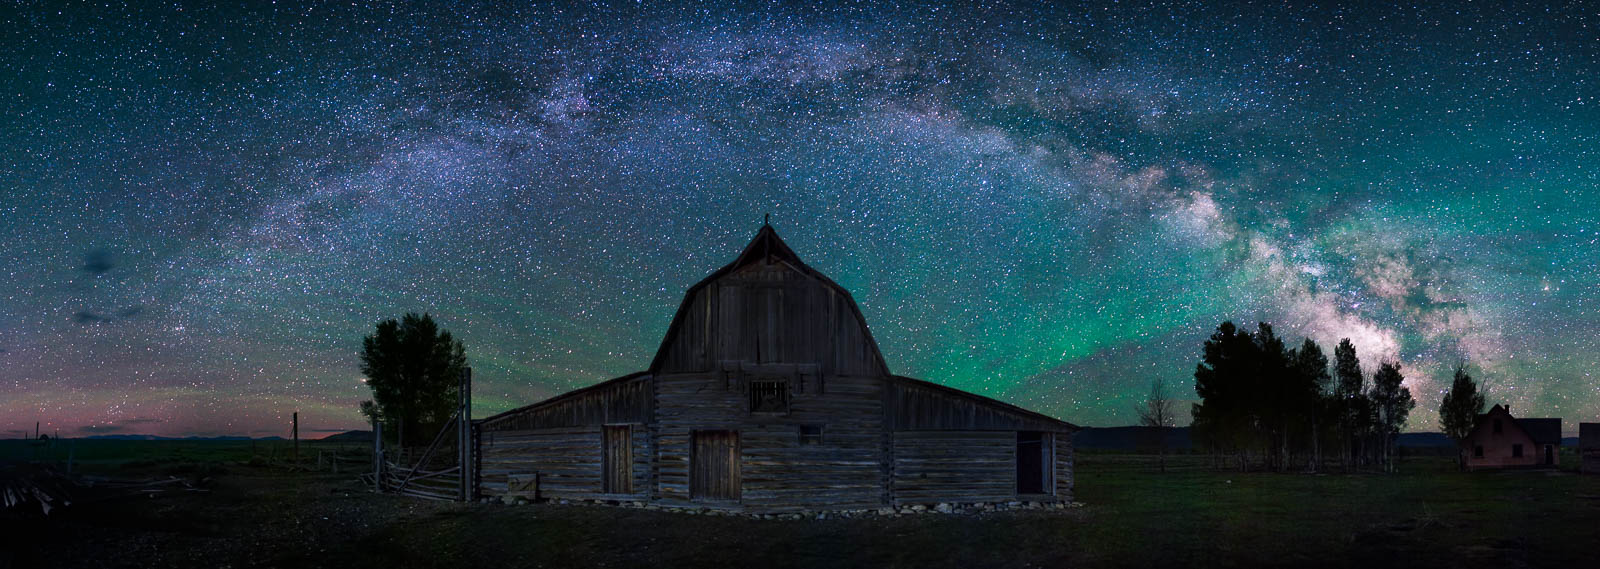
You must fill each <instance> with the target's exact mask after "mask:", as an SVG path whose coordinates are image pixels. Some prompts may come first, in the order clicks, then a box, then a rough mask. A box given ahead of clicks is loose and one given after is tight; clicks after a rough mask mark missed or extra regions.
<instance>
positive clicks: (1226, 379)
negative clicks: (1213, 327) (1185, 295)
mask: <svg viewBox="0 0 1600 569" xmlns="http://www.w3.org/2000/svg"><path fill="white" fill-rule="evenodd" d="M1201 350H1202V353H1203V355H1202V359H1201V362H1200V364H1199V365H1197V366H1196V367H1195V371H1194V391H1195V394H1196V395H1198V396H1200V401H1199V402H1197V403H1195V404H1194V405H1193V407H1192V408H1191V413H1192V414H1193V416H1194V423H1193V427H1192V432H1193V435H1194V436H1195V437H1196V438H1197V440H1199V441H1201V442H1202V443H1203V444H1205V445H1206V446H1208V447H1210V448H1211V450H1212V451H1213V452H1214V453H1216V454H1217V455H1218V456H1219V457H1220V456H1221V455H1224V454H1227V453H1237V454H1238V457H1239V469H1240V470H1244V469H1245V468H1247V467H1248V464H1249V456H1248V449H1249V446H1250V445H1249V443H1250V441H1251V438H1252V436H1253V435H1254V433H1255V427H1256V425H1255V421H1254V419H1253V415H1252V414H1251V411H1252V409H1251V401H1250V398H1251V397H1252V393H1250V387H1251V386H1250V385H1249V384H1250V383H1251V381H1252V377H1251V376H1252V375H1253V374H1254V371H1255V370H1254V367H1255V362H1256V359H1257V358H1256V356H1255V351H1256V345H1255V341H1254V340H1253V339H1252V338H1251V337H1250V334H1249V333H1241V332H1239V331H1238V329H1237V328H1235V327H1234V325H1233V322H1223V323H1222V324H1220V325H1218V326H1217V331H1216V332H1213V333H1212V334H1211V338H1210V339H1208V340H1206V342H1205V344H1204V345H1203V346H1202V348H1201Z"/></svg>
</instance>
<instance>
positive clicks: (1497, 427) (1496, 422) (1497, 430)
mask: <svg viewBox="0 0 1600 569" xmlns="http://www.w3.org/2000/svg"><path fill="white" fill-rule="evenodd" d="M1494 434H1496V435H1498V434H1500V420H1499V419H1495V420H1494Z"/></svg>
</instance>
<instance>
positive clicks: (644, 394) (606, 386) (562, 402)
mask: <svg viewBox="0 0 1600 569" xmlns="http://www.w3.org/2000/svg"><path fill="white" fill-rule="evenodd" d="M653 403H654V397H653V396H652V394H651V389H650V376H648V375H644V374H634V375H631V376H624V377H620V378H617V379H614V380H611V381H608V382H605V383H601V384H597V385H593V386H590V387H587V388H584V389H580V390H578V391H572V392H569V393H566V394H563V395H558V396H556V397H553V398H550V399H548V400H546V401H543V402H540V403H536V404H533V405H529V406H527V407H523V408H521V409H515V410H512V411H508V412H506V413H502V414H499V415H496V416H494V417H490V418H488V419H484V420H483V421H480V422H479V428H480V429H482V430H484V431H508V430H518V431H524V430H532V429H548V428H554V427H577V426H587V425H607V424H611V425H620V424H629V423H648V422H650V405H651V404H653Z"/></svg>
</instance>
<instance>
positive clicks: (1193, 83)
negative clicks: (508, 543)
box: [0, 2, 1600, 436]
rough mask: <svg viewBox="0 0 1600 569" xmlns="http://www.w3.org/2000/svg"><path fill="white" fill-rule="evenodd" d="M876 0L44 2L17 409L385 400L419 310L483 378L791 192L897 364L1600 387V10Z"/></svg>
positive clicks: (621, 312) (583, 354) (1082, 385)
mask: <svg viewBox="0 0 1600 569" xmlns="http://www.w3.org/2000/svg"><path fill="white" fill-rule="evenodd" d="M864 6H870V7H863V8H848V9H847V8H840V9H829V8H813V7H803V6H791V7H780V6H774V5H763V6H761V7H758V8H757V7H749V6H744V7H733V6H727V7H716V8H698V9H695V10H692V11H691V10H687V9H666V8H662V9H652V8H650V7H640V6H637V5H634V4H618V5H616V6H610V7H608V6H581V7H580V6H569V7H563V8H549V9H529V10H525V11H523V10H516V9H509V8H496V7H479V8H474V7H450V8H437V7H431V6H430V5H428V4H421V5H417V6H409V7H359V6H358V7H352V6H350V5H349V4H348V3H346V4H340V5H317V6H313V7H303V6H299V7H282V6H281V7H278V8H260V9H249V10H239V9H222V10H219V9H214V8H207V7H204V6H200V5H187V4H185V3H181V2H180V3H175V4H162V5H149V6H144V7H133V8H128V7H78V8H72V9H58V8H57V7H55V6H50V5H46V4H35V3H31V2H22V3H8V4H7V5H6V6H4V7H0V29H3V30H5V31H3V32H0V45H5V46H8V47H6V48H4V49H5V50H4V52H0V53H3V55H0V58H3V59H0V97H3V99H0V108H3V109H4V113H0V143H3V144H4V151H3V152H0V192H3V194H0V195H3V196H4V199H3V202H0V213H3V219H0V235H4V236H5V247H4V248H3V250H0V261H3V262H4V267H3V268H0V435H5V434H7V432H9V434H10V435H11V436H15V435H20V433H21V431H23V430H31V428H32V426H33V424H32V423H33V422H34V421H35V420H38V421H44V422H45V425H46V426H45V429H47V430H52V429H60V430H61V431H62V433H63V434H74V435H81V434H105V433H155V434H166V435H178V434H254V435H266V434H286V430H287V420H288V416H289V413H290V412H292V411H296V410H298V411H299V412H300V413H301V419H302V424H303V425H305V426H306V428H305V430H306V432H312V433H315V432H328V431H334V430H343V429H348V428H356V427H359V426H360V425H361V419H360V417H359V415H358V414H357V412H356V406H357V404H358V402H359V401H360V400H361V399H363V398H365V397H366V394H365V388H364V386H363V384H362V382H361V377H360V374H359V372H358V370H357V364H356V353H357V351H358V349H359V346H360V340H361V337H362V335H364V334H366V333H370V331H371V329H372V326H373V324H374V323H375V322H376V321H378V320H380V319H383V318H390V317H396V316H398V315H400V314H402V313H404V312H407V311H418V312H422V311H426V312H430V313H432V314H434V315H435V317H436V318H438V319H439V320H440V321H441V322H442V324H443V325H444V326H445V327H446V328H448V329H449V330H450V331H452V332H453V333H455V334H456V335H457V336H458V337H460V338H461V339H462V340H464V342H465V344H466V346H467V351H468V357H469V359H470V360H471V364H472V365H473V367H474V368H475V371H476V378H477V381H478V384H477V395H476V399H477V402H478V406H477V410H476V413H477V415H478V416H485V415H487V414H490V413H494V412H498V411H502V410H505V409H508V408H511V407H513V406H517V405H522V404H526V403H529V402H533V401H536V400H538V399H541V398H544V397H547V396H550V395H552V394H555V393H559V392H562V391H565V390H569V389H572V388H576V387H580V386H584V385H588V384H592V383H594V382H597V381H600V380H603V379H606V378H609V377H613V376H617V375H621V374H624V373H628V372H632V371H636V370H639V369H643V368H645V367H646V366H647V365H648V362H649V360H650V358H651V356H652V355H653V352H654V349H655V347H656V346H657V344H658V343H659V342H660V337H661V334H662V333H663V332H664V331H665V329H666V325H667V323H668V321H669V319H670V318H671V316H672V314H673V311H674V310H675V308H676V305H677V303H678V301H679V300H680V299H681V295H682V293H683V291H684V290H685V289H686V288H687V287H688V286H689V285H690V284H692V283H694V282H695V281H697V280H699V279H700V278H701V277H703V276H704V275H706V274H707V273H709V272H710V271H712V270H714V269H715V268H717V267H719V266H721V265H722V264H724V263H726V262H728V261H730V260H731V259H732V258H733V256H734V255H735V254H736V253H737V251H738V249H739V248H740V247H741V246H742V245H743V244H744V242H745V241H746V240H748V239H749V238H750V237H752V236H753V235H754V233H755V231H756V230H757V229H758V228H759V226H760V224H761V220H762V216H763V214H765V213H769V212H770V213H771V214H772V216H773V225H774V226H775V227H776V228H777V229H778V230H779V232H780V233H781V234H782V235H783V236H784V238H785V239H786V240H787V241H788V243H789V244H790V245H791V246H792V247H793V248H794V249H795V250H796V252H798V253H799V254H800V255H801V256H802V258H804V259H806V260H807V261H808V262H809V263H810V264H811V265H812V266H813V267H815V268H817V269H818V270H821V271H822V272H824V273H826V274H828V275H830V276H831V277H833V278H834V279H835V280H836V281H838V282H839V283H840V284H842V285H843V286H845V287H846V288H848V289H850V290H851V291H852V292H853V294H854V295H855V297H856V299H857V300H858V301H859V302H860V303H861V306H862V311H863V313H864V314H865V316H866V318H867V322H868V324H869V326H871V328H872V331H873V333H874V334H875V336H876V337H877V340H878V343H879V345H880V346H881V347H882V349H883V352H884V356H885V358H886V359H887V360H888V362H889V365H890V368H891V370H892V371H893V372H895V373H899V374H904V375H911V376H915V377H919V378H923V379H927V380H930V381H935V382H939V383H943V384H947V385H950V386H954V387H957V388H961V389H966V390H970V391H974V392H977V393H981V394H985V395H988V396H991V397H996V398H999V399H1002V400H1006V401H1009V402H1013V403H1017V404H1020V405H1024V406H1026V407H1029V408H1033V409H1037V410H1040V411H1042V412H1046V413H1049V414H1052V415H1055V416H1059V417H1062V418H1064V419H1067V420H1069V421H1074V422H1077V423H1081V424H1088V425H1112V424H1127V423H1130V422H1132V421H1133V418H1134V416H1135V415H1134V413H1133V410H1132V408H1133V405H1134V402H1135V401H1136V400H1137V399H1138V398H1139V397H1140V396H1141V395H1142V394H1143V393H1145V392H1146V391H1147V390H1148V389H1149V385H1150V382H1151V381H1152V380H1154V379H1157V378H1162V379H1165V380H1167V381H1168V382H1169V383H1173V384H1175V385H1179V386H1183V387H1181V388H1180V389H1177V390H1176V391H1178V392H1180V393H1183V394H1184V395H1185V396H1192V395H1190V394H1191V393H1192V391H1191V390H1189V389H1187V387H1186V386H1187V385H1189V382H1190V381H1191V374H1192V372H1193V369H1194V365H1195V364H1196V363H1197V361H1198V356H1199V347H1200V343H1201V341H1203V339H1204V338H1205V337H1206V336H1207V335H1208V334H1209V333H1210V331H1211V330H1212V329H1214V328H1215V326H1216V325H1217V324H1218V323H1219V322H1221V321H1222V320H1224V319H1231V320H1234V321H1236V322H1241V323H1253V322H1255V321H1259V320H1265V321H1269V322H1273V323H1275V324H1276V325H1277V326H1278V328H1279V331H1280V333H1282V334H1283V335H1286V336H1289V337H1291V338H1292V339H1294V340H1298V338H1300V337H1302V336H1309V337H1311V338H1313V339H1315V340H1317V341H1318V342H1320V343H1322V345H1323V346H1324V349H1326V350H1329V351H1331V348H1332V345H1333V344H1334V343H1336V342H1337V341H1338V340H1339V339H1340V338H1344V337H1349V338H1351V339H1352V340H1353V341H1354V342H1355V343H1356V346H1357V348H1358V350H1359V355H1360V356H1361V357H1362V360H1363V363H1364V364H1365V366H1366V368H1367V372H1368V373H1369V374H1370V373H1371V372H1372V371H1373V370H1374V369H1375V368H1376V366H1377V362H1378V361H1379V360H1382V359H1389V360H1396V361H1399V362H1401V363H1402V364H1403V366H1404V371H1405V373H1406V374H1407V376H1408V377H1407V382H1408V384H1409V385H1410V386H1411V389H1412V391H1413V393H1415V394H1416V395H1417V398H1418V399H1419V405H1418V410H1417V412H1416V413H1414V415H1413V419H1412V422H1411V424H1410V425H1409V426H1408V429H1410V430H1434V429H1436V426H1435V424H1434V422H1435V412H1434V409H1436V408H1437V406H1438V403H1439V400H1440V399H1441V396H1442V394H1441V390H1442V389H1443V388H1444V387H1445V386H1446V385H1447V384H1448V377H1449V373H1450V369H1451V368H1452V367H1453V366H1455V365H1456V364H1458V363H1460V362H1463V361H1465V362H1468V363H1469V364H1470V366H1471V369H1472V370H1473V372H1474V373H1475V375H1477V376H1478V377H1479V378H1480V379H1482V380H1484V381H1485V383H1486V384H1487V388H1488V391H1489V394H1490V396H1489V399H1490V400H1491V401H1493V402H1505V403H1509V404H1510V405H1511V408H1512V410H1513V412H1514V413H1519V414H1525V415H1535V416H1559V417H1564V418H1566V425H1567V429H1568V430H1569V431H1570V430H1574V429H1575V425H1576V423H1577V422H1578V421H1579V420H1596V419H1597V418H1600V381H1597V379H1600V378H1596V377H1595V373H1596V372H1595V370H1596V369H1597V368H1600V341H1597V339H1596V338H1597V334H1600V265H1597V260H1596V258H1597V254H1600V244H1597V243H1600V221H1597V219H1600V214H1597V212H1600V174H1597V171H1596V168H1595V165H1596V164H1597V163H1600V151H1597V149H1600V101H1597V100H1596V97H1600V84H1597V83H1596V82H1595V80H1593V79H1592V78H1593V77H1600V55H1597V54H1600V50H1596V49H1595V46H1596V45H1600V25H1597V23H1596V18H1595V17H1593V16H1591V15H1589V14H1592V13H1593V11H1592V10H1587V9H1581V7H1575V8H1570V9H1563V8H1549V9H1548V11H1546V8H1545V7H1543V6H1542V5H1539V4H1538V3H1531V4H1530V5H1528V6H1525V7H1523V8H1515V7H1512V8H1507V7H1504V6H1495V7H1488V8H1482V9H1476V11H1469V10H1458V9H1456V8H1451V9H1442V8H1441V9H1427V8H1393V9H1391V10H1390V11H1353V10H1347V9H1336V8H1328V9H1310V10H1301V9H1294V8H1287V7H1283V6H1262V7H1255V8H1251V9H1248V10H1245V11H1242V12H1236V11H1235V10H1234V8H1233V7H1231V6H1230V7H1228V8H1226V9H1223V8H1206V7H1185V8H1166V7H1153V6H1140V5H1130V4H1129V3H1115V4H1106V5H1098V4H1092V5H1085V6H1076V7H1068V8H1054V9H1035V8H1008V7H997V8H992V9H963V10H952V9H948V8H947V9H934V8H930V7H905V8H898V7H890V6H887V5H883V4H879V3H867V4H865V5H864ZM1518 10H1521V11H1518Z"/></svg>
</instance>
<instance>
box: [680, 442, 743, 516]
mask: <svg viewBox="0 0 1600 569" xmlns="http://www.w3.org/2000/svg"><path fill="white" fill-rule="evenodd" d="M690 438H691V439H692V444H691V446H692V447H693V453H692V455H691V456H690V457H689V471H690V474H689V498H691V499H695V500H738V499H739V484H740V481H739V432H738V431H695V432H694V434H693V435H692V436H691V437H690Z"/></svg>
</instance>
